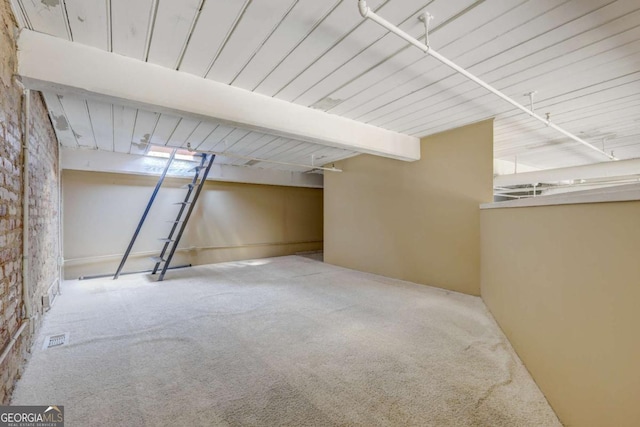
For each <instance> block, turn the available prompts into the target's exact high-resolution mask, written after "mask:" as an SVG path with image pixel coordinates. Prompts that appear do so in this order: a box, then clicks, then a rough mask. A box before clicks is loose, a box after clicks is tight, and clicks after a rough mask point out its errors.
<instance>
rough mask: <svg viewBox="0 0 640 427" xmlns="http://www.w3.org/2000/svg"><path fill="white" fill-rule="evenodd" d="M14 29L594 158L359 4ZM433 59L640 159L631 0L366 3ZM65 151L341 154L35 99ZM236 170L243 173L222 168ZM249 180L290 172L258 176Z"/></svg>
mask: <svg viewBox="0 0 640 427" xmlns="http://www.w3.org/2000/svg"><path fill="white" fill-rule="evenodd" d="M11 1H12V3H13V5H14V8H15V10H16V11H17V15H18V19H19V21H21V24H22V25H23V26H24V27H27V28H30V29H33V30H35V31H40V32H44V33H48V34H51V35H54V36H57V37H61V38H65V39H69V40H72V41H74V42H78V43H83V44H87V45H91V46H95V47H97V48H99V49H104V50H108V51H111V52H114V53H117V54H121V55H126V56H130V57H133V58H137V59H139V60H143V61H148V62H151V63H154V64H158V65H161V66H164V67H168V68H172V69H176V70H180V71H185V72H188V73H192V74H195V75H198V76H201V77H203V78H208V79H213V80H216V81H218V82H222V83H225V84H230V85H233V86H238V87H241V88H244V89H248V90H251V91H255V92H258V93H261V94H264V95H268V96H272V97H276V98H279V99H282V100H286V101H290V102H294V103H297V104H301V105H304V106H309V107H313V108H319V109H322V110H325V111H328V112H329V113H332V114H337V115H340V116H344V117H347V118H351V119H355V120H358V121H362V122H366V123H370V124H373V125H376V126H380V127H383V128H387V129H390V130H394V131H398V132H402V133H406V134H410V135H415V136H425V135H430V134H434V133H437V132H441V131H444V130H448V129H452V128H455V127H458V126H461V125H465V124H469V123H473V122H477V121H480V120H483V119H486V118H490V117H496V124H495V146H494V150H495V157H496V158H498V159H505V160H514V159H515V158H516V157H517V159H518V162H519V163H520V164H525V165H529V166H534V167H538V168H554V167H562V166H571V165H578V164H587V163H594V162H600V161H604V160H606V158H605V157H604V156H602V155H599V154H598V153H596V152H593V151H591V150H589V149H587V148H585V147H583V146H581V145H580V144H578V143H574V142H572V141H570V140H568V139H566V138H564V137H562V136H561V135H559V134H557V133H556V132H555V131H553V130H552V129H549V128H546V127H545V126H544V125H543V124H540V123H539V122H535V121H534V120H533V119H527V118H526V117H527V116H526V115H524V114H522V113H518V112H516V111H514V109H513V108H512V107H511V106H510V105H509V104H506V103H505V102H504V101H502V100H500V99H498V98H496V97H495V96H494V95H491V94H488V93H487V92H486V91H485V90H484V89H482V88H478V87H477V86H476V85H475V84H473V83H471V82H469V81H468V80H466V79H465V78H464V77H462V76H460V75H457V74H455V73H454V72H453V71H452V70H450V69H449V68H447V67H446V66H444V65H441V64H440V63H439V62H437V61H436V60H434V59H433V58H430V57H428V56H426V55H424V54H423V53H422V52H420V51H419V50H418V49H416V48H413V47H409V46H407V43H406V42H404V41H402V40H401V39H399V38H398V37H397V36H395V35H393V34H390V33H388V32H387V31H386V30H384V29H383V28H381V27H380V26H378V25H376V24H375V23H373V22H371V21H365V20H363V19H362V17H361V16H360V15H359V13H358V9H357V1H356V0H323V1H318V0H269V1H266V0H172V1H168V0H162V1H160V0H11ZM368 4H369V6H370V7H371V8H372V10H374V11H376V12H377V13H378V14H380V15H381V16H383V17H384V18H386V19H387V20H389V21H390V22H392V23H394V24H396V25H398V26H399V27H400V28H402V29H404V30H405V31H407V32H409V33H410V34H412V35H413V36H415V37H417V38H423V36H424V30H423V27H422V24H421V23H420V22H419V21H418V20H417V16H418V15H419V14H421V13H422V12H423V11H425V10H428V11H429V12H430V13H431V14H432V15H434V17H435V19H434V21H432V25H431V28H432V30H431V32H430V42H431V45H432V46H433V47H434V49H436V50H438V51H439V52H440V53H442V54H443V55H445V56H446V57H448V58H450V59H452V60H453V61H454V62H456V63H458V64H459V65H461V66H463V67H465V68H467V69H469V70H470V71H471V72H472V73H474V74H476V75H478V76H479V77H481V78H482V79H484V80H485V81H487V82H489V83H491V84H493V85H494V86H496V87H497V88H499V89H500V90H502V91H504V92H505V93H507V94H508V95H510V96H511V97H513V98H515V99H516V100H518V101H520V102H521V103H523V104H525V105H528V102H529V98H528V96H527V95H526V94H527V93H529V92H532V91H536V94H535V97H534V107H535V110H536V112H538V113H543V114H546V113H549V114H550V117H551V120H552V121H553V122H555V123H557V124H558V125H560V126H563V127H565V128H566V129H567V130H569V131H571V132H573V133H575V134H577V135H579V136H581V137H583V138H584V139H586V140H588V141H590V142H592V143H594V144H595V145H597V146H598V147H600V148H603V149H604V150H606V151H607V152H610V151H613V152H614V154H615V156H616V157H618V158H620V159H627V158H636V157H640V2H638V1H637V0H617V1H615V0H528V1H527V0H455V1H451V0H370V1H368ZM46 100H47V104H48V107H49V109H50V110H51V114H52V117H53V118H54V121H55V122H58V120H63V119H60V117H64V120H66V124H67V129H61V127H62V128H64V127H65V126H64V123H62V126H56V129H57V131H58V135H59V137H60V139H61V141H62V142H63V144H65V145H67V144H69V145H70V146H79V147H89V148H98V149H103V150H114V151H119V152H131V153H140V152H143V151H144V149H145V147H146V146H147V145H146V143H147V142H150V143H151V144H157V145H170V146H185V145H186V143H187V142H190V143H191V145H192V146H193V147H196V148H200V149H209V150H219V151H224V150H232V151H233V152H237V153H241V154H242V155H245V156H252V157H260V158H262V157H264V158H271V159H277V160H280V161H284V162H291V163H298V162H300V163H305V164H307V163H309V162H310V157H311V155H312V154H313V155H314V156H315V158H319V157H321V156H326V157H325V159H329V160H330V161H333V160H336V159H338V158H343V157H348V156H350V155H353V154H354V153H351V152H344V151H343V150H336V149H331V148H325V147H320V146H317V145H313V144H308V143H304V142H300V141H291V140H283V139H282V138H276V137H274V136H269V135H264V134H258V133H255V132H249V131H246V130H242V129H234V128H229V127H226V126H223V125H218V124H215V123H204V122H196V121H193V120H187V119H181V118H178V117H172V116H167V115H164V114H156V113H153V112H147V111H136V110H133V109H129V108H126V107H122V106H117V105H104V104H99V103H95V102H92V101H88V100H82V99H70V98H69V99H67V98H62V99H61V98H60V97H58V96H56V95H55V94H46ZM223 160H224V161H227V162H230V163H234V164H242V162H243V161H242V160H238V159H235V160H232V159H231V158H229V159H223ZM257 166H258V167H286V166H283V165H280V166H277V165H275V164H271V165H267V164H266V163H265V164H260V165H257Z"/></svg>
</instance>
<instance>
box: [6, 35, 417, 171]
mask: <svg viewBox="0 0 640 427" xmlns="http://www.w3.org/2000/svg"><path fill="white" fill-rule="evenodd" d="M18 74H19V76H20V77H21V78H22V81H23V83H24V84H25V86H27V87H29V88H31V89H36V90H42V91H50V92H54V93H57V94H59V95H64V94H71V95H80V96H83V97H86V98H93V99H96V100H101V101H107V102H114V103H119V104H122V105H126V106H131V107H136V108H146V109H149V110H152V111H159V112H167V113H173V114H178V115H181V116H187V117H193V118H196V119H214V120H217V121H220V122H222V123H226V124H230V125H233V126H239V127H245V128H247V129H250V130H256V131H261V132H267V133H271V134H274V135H278V136H284V137H290V138H295V139H299V140H301V141H307V142H313V143H317V144H322V145H327V146H331V147H338V148H345V149H349V150H354V151H358V152H362V153H368V154H373V155H378V156H384V157H389V158H394V159H399V160H405V161H415V160H419V159H420V140H419V139H418V138H417V137H413V136H408V135H404V134H400V133H397V132H393V131H389V130H386V129H382V128H378V127H375V126H372V125H368V124H365V123H361V122H357V121H354V120H351V119H346V118H343V117H339V116H336V115H332V114H329V113H325V112H323V111H318V110H314V109H311V108H308V107H303V106H300V105H296V104H293V103H290V102H286V101H282V100H279V99H276V98H271V97H268V96H264V95H260V94H257V93H254V92H250V91H247V90H244V89H240V88H237V87H232V86H228V85H225V84H221V83H218V82H215V81H212V80H208V79H203V78H200V77H197V76H193V75H190V74H187V73H183V72H179V71H175V70H171V69H168V68H164V67H161V66H158V65H154V64H149V63H145V62H142V61H139V60H136V59H132V58H127V57H124V56H120V55H117V54H113V53H109V52H105V51H102V50H100V49H96V48H93V47H88V46H84V45H81V44H79V43H74V42H69V41H67V40H63V39H60V38H56V37H52V36H49V35H46V34H40V33H37V32H34V31H30V30H26V29H23V30H22V31H21V33H20V36H19V38H18Z"/></svg>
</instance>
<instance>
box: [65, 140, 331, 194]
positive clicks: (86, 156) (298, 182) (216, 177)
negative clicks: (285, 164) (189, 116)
mask: <svg viewBox="0 0 640 427" xmlns="http://www.w3.org/2000/svg"><path fill="white" fill-rule="evenodd" d="M166 162H167V159H164V158H160V157H149V156H141V155H134V154H124V153H114V152H109V151H98V150H78V149H69V148H63V149H62V169H66V170H79V171H88V172H109V173H124V174H133V175H160V174H161V173H162V170H163V169H164V167H165V165H166ZM193 166H194V165H193V163H192V162H187V161H182V162H181V161H174V164H172V166H171V169H169V172H168V173H167V175H168V176H173V177H179V178H193V172H192V171H191V169H193ZM207 180H211V181H226V182H238V183H243V184H266V185H282V186H288V187H308V188H322V187H323V185H324V179H323V176H322V175H320V174H316V173H304V172H291V171H284V170H276V169H260V168H253V167H242V166H234V165H226V164H216V163H214V164H213V166H212V167H211V171H210V172H209V176H208V177H207Z"/></svg>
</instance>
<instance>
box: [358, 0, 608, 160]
mask: <svg viewBox="0 0 640 427" xmlns="http://www.w3.org/2000/svg"><path fill="white" fill-rule="evenodd" d="M358 9H359V10H360V14H361V15H362V16H363V17H364V18H368V19H371V20H372V21H374V22H376V23H377V24H379V25H381V26H383V27H384V28H386V29H387V30H389V31H391V32H392V33H394V34H396V35H398V36H400V37H402V38H403V39H404V40H406V41H408V42H409V43H411V44H412V45H414V46H415V47H417V48H418V49H420V50H422V51H423V52H424V53H426V54H428V55H431V56H433V57H434V58H435V59H437V60H438V61H440V62H442V63H443V64H445V65H446V66H448V67H450V68H452V69H453V70H455V71H457V72H458V73H460V74H462V75H464V76H465V77H467V78H468V79H469V80H472V81H473V82H475V83H477V84H478V85H480V86H482V87H483V88H485V89H487V90H488V91H489V92H491V93H493V94H494V95H496V96H499V97H500V98H502V99H503V100H505V101H507V102H508V103H509V104H511V105H513V106H514V107H516V108H518V109H520V110H522V111H524V112H525V113H527V114H528V115H530V116H531V117H533V118H534V119H536V120H538V121H540V122H542V123H544V124H545V125H546V126H548V127H550V128H553V129H555V130H557V131H558V132H560V133H561V134H563V135H564V136H566V137H568V138H571V139H573V140H574V141H577V142H579V143H580V144H582V145H584V146H585V147H588V148H590V149H592V150H594V151H597V152H598V153H600V154H602V155H604V156H607V158H609V159H610V160H618V159H616V158H615V157H614V156H613V155H612V154H608V153H606V152H604V151H603V150H601V149H599V148H598V147H596V146H594V145H592V144H590V143H588V142H587V141H585V140H584V139H582V138H580V137H578V136H576V135H574V134H572V133H571V132H569V131H567V130H565V129H563V128H561V127H560V126H558V125H556V124H554V123H552V122H551V121H550V120H549V119H547V118H544V117H542V116H540V115H538V114H536V113H534V112H533V111H532V110H530V109H528V108H527V107H525V106H524V105H522V104H520V103H519V102H518V101H516V100H514V99H513V98H511V97H509V96H507V95H505V94H504V93H502V92H500V91H499V90H498V89H496V88H494V87H493V86H491V85H489V84H488V83H486V82H484V81H483V80H481V79H479V78H478V77H476V76H475V75H473V74H471V73H470V72H468V71H467V70H465V69H464V68H462V67H460V66H459V65H457V64H455V63H453V62H451V61H450V60H449V59H447V58H445V57H444V56H442V55H441V54H439V53H438V52H436V51H435V50H433V49H432V48H431V47H430V46H428V45H426V44H424V43H422V42H420V41H418V40H417V39H415V38H413V37H412V36H410V35H409V34H407V33H406V32H404V31H402V30H401V29H400V28H398V27H396V26H395V25H393V24H392V23H390V22H389V21H387V20H386V19H384V18H382V17H381V16H379V15H377V14H376V13H374V12H373V11H371V9H369V7H368V6H367V2H366V1H365V0H358ZM426 19H427V20H428V18H426Z"/></svg>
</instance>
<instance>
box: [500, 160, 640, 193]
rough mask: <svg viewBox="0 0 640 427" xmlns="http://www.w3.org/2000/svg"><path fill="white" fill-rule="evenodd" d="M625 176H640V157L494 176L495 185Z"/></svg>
mask: <svg viewBox="0 0 640 427" xmlns="http://www.w3.org/2000/svg"><path fill="white" fill-rule="evenodd" d="M624 176H640V159H631V160H620V161H617V162H603V163H595V164H591V165H584V166H574V167H568V168H559V169H546V170H540V171H535V172H523V173H516V174H510V175H500V176H497V177H495V178H494V180H493V186H494V187H508V186H512V185H529V184H536V183H552V182H559V181H571V180H576V179H597V178H612V177H624Z"/></svg>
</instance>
